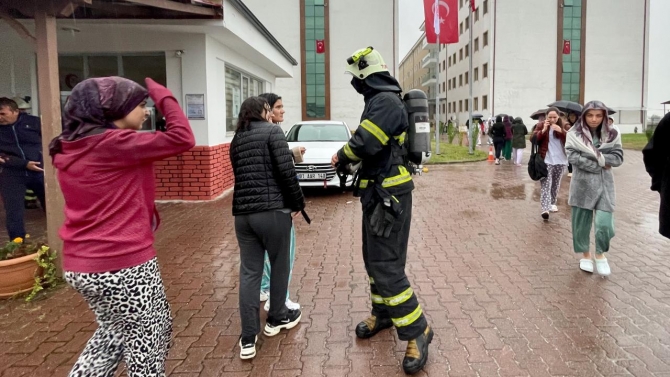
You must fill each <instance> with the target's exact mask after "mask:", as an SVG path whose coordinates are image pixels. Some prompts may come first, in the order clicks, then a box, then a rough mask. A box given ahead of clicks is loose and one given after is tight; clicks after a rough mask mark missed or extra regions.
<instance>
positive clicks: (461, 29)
mask: <svg viewBox="0 0 670 377" xmlns="http://www.w3.org/2000/svg"><path fill="white" fill-rule="evenodd" d="M460 31H461V34H463V23H462V22H461V26H460Z"/></svg>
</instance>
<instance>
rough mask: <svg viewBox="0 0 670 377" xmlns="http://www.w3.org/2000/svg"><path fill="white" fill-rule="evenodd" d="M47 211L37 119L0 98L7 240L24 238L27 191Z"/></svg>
mask: <svg viewBox="0 0 670 377" xmlns="http://www.w3.org/2000/svg"><path fill="white" fill-rule="evenodd" d="M28 189H29V190H32V192H33V193H34V194H35V196H37V198H38V200H39V201H40V203H41V204H42V209H46V204H45V200H44V170H43V169H42V125H41V123H40V118H38V117H35V116H32V115H28V114H26V113H22V112H20V111H19V108H18V106H17V104H16V102H14V101H13V100H11V99H9V98H0V196H2V201H3V203H4V207H5V214H6V218H7V222H6V225H7V233H9V239H10V240H13V239H16V238H25V236H26V229H25V224H24V219H23V215H24V211H25V201H24V200H25V195H26V190H28Z"/></svg>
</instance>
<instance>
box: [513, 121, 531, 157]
mask: <svg viewBox="0 0 670 377" xmlns="http://www.w3.org/2000/svg"><path fill="white" fill-rule="evenodd" d="M526 135H528V129H527V128H526V125H525V124H523V120H522V119H521V118H516V119H514V123H513V124H512V148H516V149H524V148H526Z"/></svg>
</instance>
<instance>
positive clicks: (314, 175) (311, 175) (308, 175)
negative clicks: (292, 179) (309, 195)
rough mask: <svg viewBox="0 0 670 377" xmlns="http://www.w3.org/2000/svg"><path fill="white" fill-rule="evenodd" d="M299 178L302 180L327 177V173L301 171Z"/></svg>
mask: <svg viewBox="0 0 670 377" xmlns="http://www.w3.org/2000/svg"><path fill="white" fill-rule="evenodd" d="M298 179H300V180H309V179H322V180H323V179H326V173H300V174H298Z"/></svg>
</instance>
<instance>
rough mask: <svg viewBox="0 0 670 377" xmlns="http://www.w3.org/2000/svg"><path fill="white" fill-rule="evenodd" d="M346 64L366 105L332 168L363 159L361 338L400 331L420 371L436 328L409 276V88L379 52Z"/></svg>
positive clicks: (407, 367) (408, 369) (411, 369)
mask: <svg viewBox="0 0 670 377" xmlns="http://www.w3.org/2000/svg"><path fill="white" fill-rule="evenodd" d="M347 62H348V63H349V66H348V68H347V72H349V73H351V74H352V75H353V76H354V77H353V78H352V80H351V85H352V86H353V87H354V89H356V91H357V92H358V93H359V94H362V95H363V97H364V101H365V107H364V110H363V114H362V116H361V123H360V125H359V127H358V128H357V130H356V132H355V133H354V135H353V136H352V138H351V139H350V140H349V142H348V143H347V144H345V146H344V147H343V148H342V149H340V150H339V151H338V152H337V153H336V154H335V155H333V157H332V165H333V166H337V167H338V168H342V167H343V166H347V165H349V164H352V163H358V162H361V161H362V164H361V167H360V169H359V171H358V174H359V177H358V179H357V180H356V182H355V183H354V185H355V187H356V188H357V190H358V194H359V195H360V196H361V204H362V207H363V261H364V262H365V269H366V271H367V273H368V276H369V277H370V291H371V296H372V297H371V298H372V315H371V316H370V317H369V318H367V319H366V320H364V321H363V322H361V323H359V324H358V326H357V327H356V336H358V337H359V338H362V339H365V338H370V337H372V336H374V335H376V334H377V333H379V332H380V331H381V330H383V329H386V328H389V327H392V326H395V328H396V330H397V332H398V338H399V339H400V340H404V341H407V342H408V343H407V351H406V353H405V358H404V360H403V363H402V365H403V369H404V371H405V373H408V374H414V373H417V372H418V371H420V370H421V369H423V367H424V365H425V364H426V361H427V359H428V345H429V344H430V342H431V340H432V338H433V330H432V329H431V328H430V326H428V322H427V321H426V317H425V316H424V314H423V311H422V309H421V306H420V305H419V302H418V299H417V296H416V294H415V293H414V291H413V290H412V287H411V286H410V283H409V280H408V279H407V275H406V274H405V262H406V260H407V245H408V242H409V230H410V224H411V221H412V190H413V189H414V182H413V181H412V177H411V175H410V173H409V171H408V169H407V167H406V166H405V161H404V158H403V156H404V154H405V153H406V152H407V148H406V147H405V146H404V144H405V140H406V135H407V132H408V131H409V119H408V115H407V110H406V109H405V105H404V103H403V101H402V100H401V98H400V93H401V92H402V89H401V88H400V85H399V84H398V81H396V79H395V78H393V76H391V75H390V74H389V72H388V68H387V66H386V64H385V63H384V59H383V58H382V56H381V54H380V53H379V52H378V51H376V50H374V49H373V48H372V47H368V48H366V49H362V50H359V51H357V52H355V53H354V54H353V55H352V56H351V58H349V59H348V60H347Z"/></svg>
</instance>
